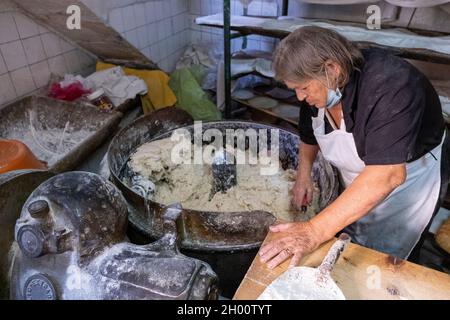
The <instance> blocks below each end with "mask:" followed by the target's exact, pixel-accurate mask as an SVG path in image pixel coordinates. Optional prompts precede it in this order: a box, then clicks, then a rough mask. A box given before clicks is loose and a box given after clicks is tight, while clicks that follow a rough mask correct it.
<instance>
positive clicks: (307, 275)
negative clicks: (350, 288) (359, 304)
mask: <svg viewBox="0 0 450 320" xmlns="http://www.w3.org/2000/svg"><path fill="white" fill-rule="evenodd" d="M319 279H320V280H319ZM258 300H345V296H344V295H343V293H342V291H341V290H340V289H339V287H338V286H337V285H336V283H335V282H334V281H333V279H332V278H331V277H329V276H324V277H322V278H320V271H319V270H318V269H317V268H308V267H293V268H290V269H288V270H287V271H286V272H285V273H283V274H282V275H281V276H279V277H278V278H277V279H275V280H274V281H273V282H272V283H271V284H270V285H269V286H268V287H267V288H266V289H265V290H264V291H263V293H262V294H261V295H260V296H259V297H258Z"/></svg>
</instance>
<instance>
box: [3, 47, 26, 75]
mask: <svg viewBox="0 0 450 320" xmlns="http://www.w3.org/2000/svg"><path fill="white" fill-rule="evenodd" d="M0 51H1V53H2V55H3V59H5V63H6V68H7V69H8V71H13V70H16V69H18V68H21V67H23V66H26V65H27V57H26V56H25V51H24V50H23V46H22V41H20V40H17V41H13V42H8V43H5V44H2V45H0Z"/></svg>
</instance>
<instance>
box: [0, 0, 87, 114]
mask: <svg viewBox="0 0 450 320" xmlns="http://www.w3.org/2000/svg"><path fill="white" fill-rule="evenodd" d="M64 55H67V56H66V59H65V56H64ZM94 62H95V61H94V60H93V58H92V57H91V56H89V55H87V54H85V53H84V52H83V51H81V50H80V49H78V48H76V47H75V46H74V45H72V44H71V43H69V42H68V41H66V40H65V39H63V38H61V37H59V36H57V35H56V34H54V33H53V32H51V31H49V30H48V29H47V28H45V27H43V26H41V25H39V24H38V23H36V22H35V21H33V20H32V19H30V18H28V17H27V16H26V15H24V14H23V13H21V12H20V11H19V9H18V8H17V7H16V6H15V5H14V4H13V3H12V2H10V1H9V0H0V108H1V107H2V106H4V105H6V104H7V103H10V102H12V101H13V100H15V99H18V98H21V97H22V96H24V95H28V94H31V93H33V92H35V91H36V90H39V89H42V88H44V87H46V86H47V85H48V82H49V80H50V75H51V73H54V74H57V75H60V76H64V75H65V74H66V73H67V72H68V71H71V72H73V73H80V72H87V71H89V72H92V71H93V70H94V68H93V67H94Z"/></svg>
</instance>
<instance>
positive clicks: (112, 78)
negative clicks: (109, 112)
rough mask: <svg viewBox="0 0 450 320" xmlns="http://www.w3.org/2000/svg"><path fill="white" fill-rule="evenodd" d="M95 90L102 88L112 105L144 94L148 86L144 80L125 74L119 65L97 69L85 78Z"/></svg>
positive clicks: (118, 104)
mask: <svg viewBox="0 0 450 320" xmlns="http://www.w3.org/2000/svg"><path fill="white" fill-rule="evenodd" d="M86 80H87V81H89V82H90V83H92V85H93V87H94V88H95V89H96V90H97V89H100V88H102V89H103V90H105V94H106V95H107V96H108V98H110V99H111V102H112V103H113V104H114V106H116V107H117V106H120V105H121V104H122V103H124V102H125V101H126V100H128V99H133V98H135V97H136V95H138V94H146V93H147V92H148V87H147V85H146V84H145V82H144V80H142V79H140V78H138V77H135V76H127V75H126V74H125V72H124V71H123V69H122V68H121V67H115V68H110V69H106V70H103V71H98V72H95V73H93V74H91V75H90V76H89V77H87V78H86Z"/></svg>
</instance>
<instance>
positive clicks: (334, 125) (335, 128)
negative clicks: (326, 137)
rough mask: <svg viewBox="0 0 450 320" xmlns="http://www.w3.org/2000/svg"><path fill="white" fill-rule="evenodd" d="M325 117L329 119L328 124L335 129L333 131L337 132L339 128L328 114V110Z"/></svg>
mask: <svg viewBox="0 0 450 320" xmlns="http://www.w3.org/2000/svg"><path fill="white" fill-rule="evenodd" d="M325 116H326V117H327V119H328V122H329V123H330V125H331V127H332V128H333V130H337V129H338V127H337V125H336V122H334V119H333V117H332V116H331V114H330V113H329V112H328V110H325Z"/></svg>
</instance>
